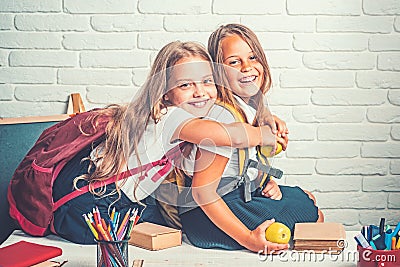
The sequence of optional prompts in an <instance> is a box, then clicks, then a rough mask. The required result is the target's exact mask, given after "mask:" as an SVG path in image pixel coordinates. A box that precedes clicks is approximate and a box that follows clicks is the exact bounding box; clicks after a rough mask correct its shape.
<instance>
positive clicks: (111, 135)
mask: <svg viewBox="0 0 400 267" xmlns="http://www.w3.org/2000/svg"><path fill="white" fill-rule="evenodd" d="M191 63H195V64H196V65H191ZM193 66H194V67H193ZM182 75H186V76H182ZM182 95H185V96H187V97H188V98H189V101H187V102H185V103H183V102H179V99H180V96H182ZM217 97H219V98H221V99H225V98H227V97H229V96H226V95H225V93H224V92H218V91H217V88H216V87H215V85H214V78H213V66H212V62H211V58H210V57H209V55H208V53H207V51H206V49H205V48H204V47H203V46H201V45H199V44H197V43H193V42H184V43H183V42H179V41H177V42H172V43H169V44H167V45H166V46H164V47H163V48H162V49H161V50H160V52H159V53H158V54H157V56H156V58H155V61H154V63H153V65H152V68H151V70H150V73H149V75H148V77H147V79H146V81H145V83H144V85H143V86H142V88H141V91H140V92H139V94H138V95H137V96H136V97H135V98H134V100H133V101H132V103H130V104H128V105H111V106H109V107H107V108H105V109H100V110H97V111H93V114H94V116H92V118H91V122H90V123H92V124H93V127H96V123H97V118H98V117H99V116H108V117H109V118H110V121H109V123H108V125H107V128H106V135H105V139H104V140H99V141H98V142H97V143H96V144H95V145H94V146H91V147H88V148H87V149H85V150H83V151H81V152H80V153H79V154H78V155H76V156H75V157H74V158H73V159H72V160H71V161H70V162H69V163H67V164H66V165H65V167H64V168H63V169H62V170H61V172H60V174H59V176H58V178H57V179H56V181H55V184H54V187H53V191H54V193H53V198H54V201H57V199H59V198H61V197H63V196H64V195H66V194H68V193H69V192H71V191H73V190H78V188H80V187H82V186H85V185H91V184H93V183H96V182H98V181H106V180H107V179H109V178H110V177H111V176H113V175H119V174H120V173H122V172H124V171H126V170H130V169H132V168H139V169H140V171H139V172H138V173H132V175H130V176H128V177H126V178H124V179H121V180H119V181H118V182H115V183H112V184H109V185H107V186H103V187H101V188H99V189H93V188H92V189H91V190H90V192H89V193H86V194H84V195H82V196H80V197H78V198H75V199H73V200H71V201H69V202H67V203H66V204H65V205H63V206H62V207H60V208H59V209H58V210H57V211H56V212H55V213H54V228H55V230H56V232H57V233H58V234H59V235H60V236H62V237H64V238H65V239H68V240H70V241H73V242H76V243H83V244H87V243H94V240H93V236H92V234H91V233H90V230H89V228H88V227H87V225H86V224H85V221H84V219H83V218H82V214H84V213H87V212H89V211H91V210H92V208H94V207H98V209H99V211H100V213H101V216H102V217H104V218H107V217H108V214H109V212H110V210H111V209H112V208H115V209H116V210H118V211H119V212H121V213H122V214H124V213H125V212H127V211H128V210H129V209H132V208H139V209H140V210H141V219H140V220H141V221H149V222H154V223H159V224H164V222H163V220H162V218H161V216H160V215H159V213H158V211H157V209H156V208H155V206H154V205H152V204H153V202H152V201H153V198H152V197H151V196H150V195H151V194H152V192H153V191H154V190H155V189H156V188H157V187H158V186H159V185H160V183H161V182H162V181H163V179H164V178H165V176H166V175H168V173H169V172H170V171H171V169H172V168H170V165H171V164H179V160H178V159H176V158H174V157H173V156H171V155H172V154H171V151H176V148H177V147H178V146H179V145H182V144H183V142H184V141H187V142H192V143H195V144H199V143H204V144H208V143H213V144H217V145H220V146H233V147H249V146H256V145H260V144H264V145H265V144H269V145H272V146H274V145H275V139H274V137H273V134H272V132H271V130H270V128H269V127H268V126H265V127H254V126H251V125H249V124H245V123H230V124H222V123H218V122H216V121H212V120H203V119H201V118H202V117H203V116H205V115H206V114H207V112H208V110H209V109H210V107H211V106H212V105H213V101H214V100H215V99H216V98H217ZM177 105H178V106H179V107H178V106H177ZM193 129H195V130H193ZM178 152H179V150H178ZM179 154H180V153H178V155H179ZM165 155H169V156H168V157H165ZM160 160H161V161H163V160H164V161H163V163H162V164H159V165H155V166H152V167H151V168H146V169H145V168H142V166H149V164H150V165H151V164H152V162H155V161H158V162H161V161H160ZM167 167H168V168H167ZM144 206H147V207H146V208H145V209H143V207H144Z"/></svg>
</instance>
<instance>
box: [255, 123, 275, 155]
mask: <svg viewBox="0 0 400 267" xmlns="http://www.w3.org/2000/svg"><path fill="white" fill-rule="evenodd" d="M260 131H261V143H260V144H259V145H260V146H269V147H271V148H272V150H271V156H273V155H275V151H276V142H277V141H278V138H277V137H276V135H274V134H273V133H272V130H271V128H270V127H269V125H265V126H261V127H260Z"/></svg>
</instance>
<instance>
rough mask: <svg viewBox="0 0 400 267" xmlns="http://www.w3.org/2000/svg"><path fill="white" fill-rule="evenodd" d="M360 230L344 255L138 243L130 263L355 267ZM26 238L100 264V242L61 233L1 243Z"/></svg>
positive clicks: (17, 235)
mask: <svg viewBox="0 0 400 267" xmlns="http://www.w3.org/2000/svg"><path fill="white" fill-rule="evenodd" d="M355 234H356V232H354V231H353V232H351V231H348V232H347V233H346V235H347V244H348V246H347V247H346V248H345V250H344V251H343V252H342V253H341V254H340V255H326V254H325V255H321V254H314V255H311V254H309V255H307V254H305V253H299V252H296V251H291V250H289V251H288V253H287V254H286V255H283V256H279V255H274V256H268V257H267V258H265V257H264V258H260V257H259V256H258V255H257V253H252V252H250V251H247V250H240V251H226V250H218V249H200V248H196V247H194V246H192V245H189V244H187V243H186V242H183V244H182V246H179V247H173V248H168V249H164V250H159V251H148V250H145V249H141V248H138V247H134V246H131V245H130V246H129V266H132V263H133V261H134V260H135V259H142V260H144V263H143V267H160V266H174V267H176V266H185V267H186V266H196V267H199V266H221V267H222V266H224V267H225V266H229V267H233V266H243V267H247V266H290V267H291V266H311V267H312V266H324V267H329V266H340V267H349V266H352V267H355V266H356V265H357V257H358V254H357V253H356V252H357V249H356V242H355V241H354V238H353V236H354V235H355ZM20 240H25V241H29V242H33V243H38V244H43V245H51V246H57V247H60V248H62V250H63V254H62V256H60V257H57V258H55V259H56V260H58V261H63V260H68V263H67V264H65V265H64V266H65V267H74V266H93V267H94V266H96V246H95V245H78V244H74V243H71V242H69V241H66V240H64V239H62V238H60V237H57V236H54V235H50V236H47V237H31V236H28V235H26V234H24V233H23V232H22V231H19V230H17V231H14V233H13V234H12V235H11V236H10V237H9V238H8V239H7V240H6V241H5V242H4V243H3V244H2V245H1V247H4V246H7V245H10V244H13V243H15V242H17V241H20Z"/></svg>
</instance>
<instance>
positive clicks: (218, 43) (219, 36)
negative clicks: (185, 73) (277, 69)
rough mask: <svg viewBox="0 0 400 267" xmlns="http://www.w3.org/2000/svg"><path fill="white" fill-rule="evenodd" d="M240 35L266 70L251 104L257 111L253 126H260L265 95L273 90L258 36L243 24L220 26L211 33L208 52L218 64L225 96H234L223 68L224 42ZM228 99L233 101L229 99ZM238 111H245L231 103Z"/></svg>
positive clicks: (218, 75)
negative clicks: (227, 38) (259, 121)
mask: <svg viewBox="0 0 400 267" xmlns="http://www.w3.org/2000/svg"><path fill="white" fill-rule="evenodd" d="M232 35H238V36H239V37H241V38H242V39H243V40H244V41H245V42H246V43H247V44H248V45H249V46H250V48H251V50H252V51H253V53H254V54H255V55H256V56H257V60H258V61H259V62H260V64H261V65H262V66H263V68H264V73H263V77H262V78H263V83H262V84H261V87H260V91H259V93H257V94H256V95H255V96H253V97H251V98H250V102H249V104H250V105H251V106H253V107H254V108H255V109H256V110H257V113H256V121H255V122H253V125H256V126H258V125H259V123H258V121H257V118H262V114H263V113H264V111H265V104H264V101H263V95H264V94H265V93H266V92H267V91H268V90H269V89H270V88H271V84H272V82H271V72H270V69H269V66H268V62H267V58H266V56H265V53H264V50H263V49H262V46H261V44H260V41H259V40H258V38H257V36H256V34H255V33H254V32H253V31H252V30H250V29H249V28H248V27H246V26H244V25H242V24H235V23H232V24H227V25H222V26H220V27H219V28H218V29H217V30H215V31H214V32H213V33H211V35H210V37H209V38H208V52H209V53H210V55H211V57H212V59H213V61H214V62H215V63H217V64H216V69H217V70H216V71H215V73H216V79H217V82H218V83H219V84H221V85H223V86H224V87H225V90H221V91H225V94H232V92H231V90H228V88H229V81H228V80H227V78H226V77H227V76H226V72H225V69H224V68H223V64H224V58H223V51H222V41H223V40H224V38H225V37H228V36H232ZM228 99H232V98H231V97H229V98H228ZM231 104H233V106H235V108H236V109H237V110H239V111H240V112H241V113H242V115H243V111H242V110H241V109H240V108H239V107H238V105H237V104H235V103H231Z"/></svg>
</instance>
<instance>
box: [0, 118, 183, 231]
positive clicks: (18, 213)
mask: <svg viewBox="0 0 400 267" xmlns="http://www.w3.org/2000/svg"><path fill="white" fill-rule="evenodd" d="M93 112H95V110H92V111H88V112H83V113H79V114H77V115H75V116H73V117H71V118H68V119H66V120H64V121H61V122H59V123H57V124H55V125H53V126H51V127H50V128H48V129H46V130H45V131H43V133H42V134H41V135H40V137H39V139H38V140H37V141H36V143H35V144H34V146H33V147H32V148H31V150H30V151H29V152H28V154H27V155H26V156H25V157H24V159H23V160H22V162H21V163H20V164H19V165H18V167H17V169H16V170H15V172H14V175H13V177H12V178H11V181H10V184H9V186H8V192H7V198H8V202H9V204H10V216H11V218H13V219H14V220H15V221H16V222H17V223H18V225H19V226H20V227H21V229H22V230H23V231H25V232H26V233H28V234H30V235H33V236H45V235H47V234H49V233H50V232H52V233H54V234H57V233H56V232H55V230H54V227H53V212H54V211H56V210H57V209H58V208H59V207H60V206H62V205H63V204H65V203H66V202H67V201H69V200H71V199H73V198H75V197H78V196H80V195H82V194H84V193H86V192H88V189H89V188H88V186H85V187H83V188H80V189H79V190H74V191H73V192H71V193H70V194H68V195H66V196H64V197H62V198H61V199H59V200H58V201H57V202H54V201H53V196H52V193H53V190H52V189H53V184H54V181H55V179H57V176H58V174H59V173H60V171H61V169H62V168H63V167H64V166H65V164H66V163H67V162H68V161H69V160H70V159H72V158H73V157H74V156H75V155H76V154H77V153H78V152H79V151H81V150H82V149H84V148H87V147H89V146H93V145H94V144H96V143H98V142H99V141H101V140H102V139H103V138H105V129H106V126H107V123H108V121H109V119H110V118H109V117H108V116H106V115H99V117H98V121H97V122H98V123H97V125H96V128H94V127H93V125H92V123H91V122H90V121H89V120H87V118H88V116H90V115H92V114H93ZM79 126H80V127H81V128H82V130H83V131H84V132H85V133H91V134H89V135H86V134H82V132H81V130H80V129H79ZM177 152H179V149H173V150H171V151H169V152H168V153H167V154H166V155H165V156H164V157H163V158H162V159H160V160H158V161H156V162H151V163H148V164H146V165H144V166H141V167H140V168H139V167H138V168H134V169H131V170H129V171H125V172H123V173H121V174H120V175H114V176H113V177H110V178H109V179H107V180H106V181H103V182H98V183H96V184H94V188H98V187H100V186H102V185H104V184H110V183H113V182H115V181H116V180H117V179H123V178H126V177H128V176H130V175H132V174H136V173H138V172H140V171H141V170H142V171H143V172H144V173H145V174H144V175H143V176H145V175H147V170H149V169H151V168H152V167H153V166H156V165H158V166H163V168H161V169H160V171H159V172H158V173H157V175H156V177H152V179H153V180H154V179H155V180H158V179H160V178H161V177H162V176H164V175H165V173H168V172H169V171H170V170H171V169H172V167H173V166H172V164H171V161H170V160H169V157H174V156H176V155H177V154H176V153H177Z"/></svg>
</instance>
